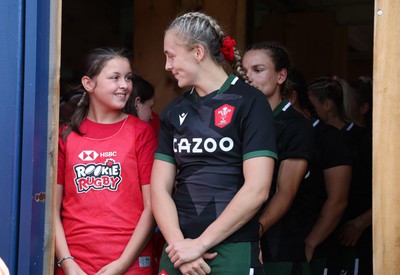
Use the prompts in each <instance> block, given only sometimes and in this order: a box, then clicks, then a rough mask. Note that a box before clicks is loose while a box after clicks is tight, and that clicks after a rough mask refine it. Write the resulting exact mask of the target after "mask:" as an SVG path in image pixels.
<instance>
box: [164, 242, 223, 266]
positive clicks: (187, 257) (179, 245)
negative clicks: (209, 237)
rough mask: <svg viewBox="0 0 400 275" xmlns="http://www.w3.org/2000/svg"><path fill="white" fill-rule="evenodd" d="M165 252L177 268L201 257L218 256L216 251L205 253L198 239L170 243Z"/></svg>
mask: <svg viewBox="0 0 400 275" xmlns="http://www.w3.org/2000/svg"><path fill="white" fill-rule="evenodd" d="M165 252H166V253H167V254H168V257H169V258H170V260H171V262H172V263H173V264H174V267H175V268H179V267H180V265H182V264H184V263H187V262H191V261H194V260H196V259H199V258H203V259H214V258H215V257H216V256H217V253H216V252H214V253H205V252H204V249H203V246H202V245H201V244H200V242H199V241H198V239H184V240H182V241H179V242H176V243H174V244H170V245H169V246H167V248H166V249H165Z"/></svg>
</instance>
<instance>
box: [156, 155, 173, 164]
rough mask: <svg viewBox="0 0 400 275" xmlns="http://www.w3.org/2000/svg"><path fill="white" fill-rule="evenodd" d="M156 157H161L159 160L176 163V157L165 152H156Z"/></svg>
mask: <svg viewBox="0 0 400 275" xmlns="http://www.w3.org/2000/svg"><path fill="white" fill-rule="evenodd" d="M154 158H155V159H159V160H163V161H166V162H169V163H172V164H174V165H176V161H175V158H173V157H171V156H168V155H165V154H161V153H155V154H154Z"/></svg>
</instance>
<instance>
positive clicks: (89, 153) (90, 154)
mask: <svg viewBox="0 0 400 275" xmlns="http://www.w3.org/2000/svg"><path fill="white" fill-rule="evenodd" d="M98 156H99V154H98V153H97V152H96V151H93V150H85V151H82V152H81V153H80V154H79V155H78V157H79V158H80V159H81V160H84V161H92V160H95V159H96V158H97V157H98Z"/></svg>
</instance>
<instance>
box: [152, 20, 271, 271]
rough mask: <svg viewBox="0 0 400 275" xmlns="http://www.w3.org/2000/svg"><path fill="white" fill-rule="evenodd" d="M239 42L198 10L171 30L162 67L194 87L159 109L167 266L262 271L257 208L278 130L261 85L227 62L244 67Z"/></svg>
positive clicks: (160, 212) (156, 195)
mask: <svg viewBox="0 0 400 275" xmlns="http://www.w3.org/2000/svg"><path fill="white" fill-rule="evenodd" d="M234 46H235V41H234V40H232V39H231V38H229V37H226V36H225V35H224V32H223V31H222V29H221V27H220V26H219V25H218V24H217V22H216V21H215V20H214V19H213V18H211V17H209V16H207V15H205V14H203V13H198V12H193V13H187V14H184V15H182V16H180V17H178V18H176V19H175V20H174V21H173V22H172V23H171V25H170V26H169V28H168V29H167V31H166V33H165V37H164V53H165V55H166V64H165V68H166V70H167V71H170V72H171V73H172V74H173V76H174V77H175V78H176V80H177V81H178V85H179V87H187V86H191V88H190V89H189V90H188V91H187V92H186V93H185V94H184V95H183V96H181V97H179V98H178V99H177V100H175V101H174V102H173V103H172V104H170V105H169V106H168V107H167V108H166V109H165V110H164V111H163V113H162V114H161V116H160V119H161V129H160V133H159V147H158V149H157V150H156V157H155V158H156V159H155V160H154V166H153V171H152V177H151V195H152V205H153V210H154V215H155V218H156V221H157V224H158V226H159V227H160V229H161V232H162V233H163V235H164V237H165V239H166V242H167V247H166V249H165V251H164V253H163V255H162V259H161V263H160V270H162V272H160V274H169V275H171V274H181V273H182V274H206V273H207V274H209V273H210V272H212V274H238V275H239V274H240V275H242V274H262V265H261V263H260V261H259V260H258V255H259V248H258V239H259V237H258V228H259V225H258V215H257V213H258V211H259V209H260V207H261V206H262V204H263V203H264V202H265V200H266V199H267V197H268V192H269V187H270V183H271V178H272V174H273V165H274V158H275V157H276V154H275V136H274V130H273V122H272V114H271V109H270V107H269V106H268V103H267V101H266V99H265V97H264V96H263V95H262V93H261V92H260V91H258V90H257V89H255V88H254V87H252V86H250V85H248V84H246V83H245V82H243V81H242V80H240V79H239V78H238V77H237V76H235V75H228V74H227V73H226V72H225V71H224V69H223V66H222V62H223V60H224V59H225V60H228V61H231V62H232V63H233V64H234V71H235V72H236V73H238V74H240V75H242V76H244V73H243V71H242V68H241V63H240V56H239V55H238V53H237V51H236V49H235V47H234ZM175 179H176V188H175ZM174 188H175V189H176V190H175V192H174V193H173V190H174Z"/></svg>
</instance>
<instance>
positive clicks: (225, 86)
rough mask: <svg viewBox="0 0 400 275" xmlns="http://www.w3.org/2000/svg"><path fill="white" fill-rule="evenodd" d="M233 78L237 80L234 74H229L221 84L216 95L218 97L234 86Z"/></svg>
mask: <svg viewBox="0 0 400 275" xmlns="http://www.w3.org/2000/svg"><path fill="white" fill-rule="evenodd" d="M235 78H238V77H237V76H236V75H234V74H230V75H228V78H227V79H226V81H225V82H224V84H222V86H221V88H219V90H218V92H217V95H220V94H222V93H224V92H226V91H227V90H228V89H229V87H230V86H231V85H232V84H234V83H233V81H234V80H235Z"/></svg>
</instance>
